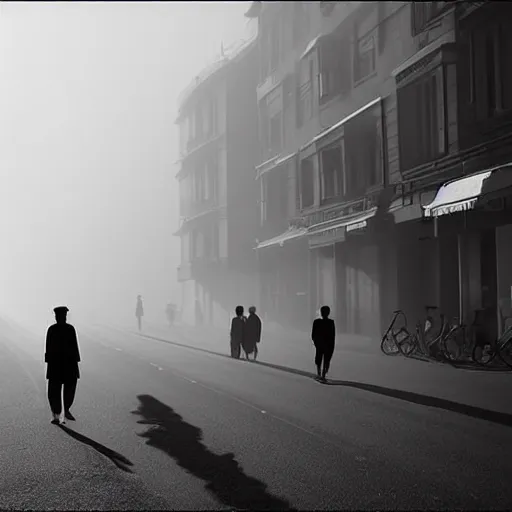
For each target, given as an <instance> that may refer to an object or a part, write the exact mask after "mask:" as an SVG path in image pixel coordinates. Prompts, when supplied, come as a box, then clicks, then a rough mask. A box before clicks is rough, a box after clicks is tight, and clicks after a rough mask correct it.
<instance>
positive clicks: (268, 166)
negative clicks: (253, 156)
mask: <svg viewBox="0 0 512 512" xmlns="http://www.w3.org/2000/svg"><path fill="white" fill-rule="evenodd" d="M296 155H297V153H292V154H291V155H287V156H283V157H279V156H278V157H276V158H272V159H271V160H267V161H266V162H263V163H262V164H260V165H258V167H256V179H259V178H261V176H263V175H264V174H266V173H267V172H270V171H272V170H273V169H275V168H276V167H279V166H280V165H283V164H285V163H287V162H289V161H290V160H291V159H292V158H293V157H295V156H296Z"/></svg>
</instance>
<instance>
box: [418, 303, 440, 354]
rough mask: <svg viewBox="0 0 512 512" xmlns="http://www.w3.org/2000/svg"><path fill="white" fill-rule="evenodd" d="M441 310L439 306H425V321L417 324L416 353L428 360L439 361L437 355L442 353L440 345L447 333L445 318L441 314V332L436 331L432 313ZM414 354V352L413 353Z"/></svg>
mask: <svg viewBox="0 0 512 512" xmlns="http://www.w3.org/2000/svg"><path fill="white" fill-rule="evenodd" d="M437 309H439V308H438V307H437V306H425V320H424V321H423V322H421V321H420V322H418V323H417V324H416V343H415V348H416V351H417V352H419V353H420V354H421V355H423V356H425V357H428V358H435V359H438V357H437V355H438V354H439V353H440V352H441V351H440V350H439V345H440V342H441V340H442V339H443V336H444V334H445V332H446V323H445V317H444V315H443V314H442V313H440V314H439V319H440V322H439V330H438V331H437V333H436V332H435V331H434V325H435V322H434V318H433V316H432V315H430V311H434V310H437ZM413 352H414V351H413Z"/></svg>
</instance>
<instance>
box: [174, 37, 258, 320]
mask: <svg viewBox="0 0 512 512" xmlns="http://www.w3.org/2000/svg"><path fill="white" fill-rule="evenodd" d="M257 55H258V52H257V46H256V45H255V43H254V41H250V42H248V43H247V44H246V45H245V46H243V47H242V48H240V49H239V50H238V51H236V52H234V53H232V54H231V55H230V56H229V58H228V57H224V58H222V59H221V60H220V61H218V62H217V63H215V64H214V65H213V66H212V67H210V68H208V69H206V70H204V71H203V73H202V74H201V75H200V76H199V77H198V78H197V79H196V81H195V82H194V83H193V84H192V85H191V86H190V87H189V88H188V89H187V90H186V91H184V94H183V95H182V99H181V103H180V109H179V115H178V119H177V123H178V124H179V127H180V155H181V160H180V170H179V172H178V174H177V179H178V180H179V184H180V217H181V226H180V229H179V231H178V233H177V234H178V235H179V236H180V237H181V265H180V267H179V268H178V280H179V281H180V282H181V283H182V292H183V296H182V320H183V321H184V322H185V323H188V324H192V325H197V324H209V325H217V326H219V327H226V326H227V325H229V317H230V316H231V315H232V314H233V311H234V308H235V306H236V305H237V304H243V305H246V306H248V305H251V304H256V303H257V301H258V282H257V278H256V272H257V258H256V254H255V251H254V243H255V233H256V231H257V225H258V197H259V191H258V188H257V184H256V182H255V179H254V165H255V159H256V156H257V155H256V153H255V151H257V145H256V144H255V141H256V140H257V129H258V128H257V126H258V125H257V109H256V105H257V103H256V84H257V62H258V59H257Z"/></svg>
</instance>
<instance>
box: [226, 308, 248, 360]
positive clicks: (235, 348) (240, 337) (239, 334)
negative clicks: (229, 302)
mask: <svg viewBox="0 0 512 512" xmlns="http://www.w3.org/2000/svg"><path fill="white" fill-rule="evenodd" d="M235 312H236V316H235V318H233V320H231V331H230V333H229V334H230V338H231V339H230V341H231V357H234V358H235V359H240V349H241V347H242V345H243V343H244V337H245V322H246V319H245V316H244V308H243V306H237V307H236V309H235Z"/></svg>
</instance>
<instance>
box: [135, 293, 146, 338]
mask: <svg viewBox="0 0 512 512" xmlns="http://www.w3.org/2000/svg"><path fill="white" fill-rule="evenodd" d="M135 316H136V317H137V324H138V326H139V331H140V330H142V317H143V316H144V306H143V304H142V297H141V296H140V295H137V305H136V306H135Z"/></svg>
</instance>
